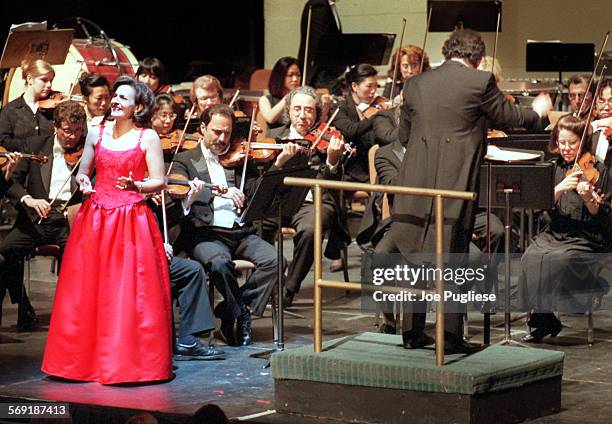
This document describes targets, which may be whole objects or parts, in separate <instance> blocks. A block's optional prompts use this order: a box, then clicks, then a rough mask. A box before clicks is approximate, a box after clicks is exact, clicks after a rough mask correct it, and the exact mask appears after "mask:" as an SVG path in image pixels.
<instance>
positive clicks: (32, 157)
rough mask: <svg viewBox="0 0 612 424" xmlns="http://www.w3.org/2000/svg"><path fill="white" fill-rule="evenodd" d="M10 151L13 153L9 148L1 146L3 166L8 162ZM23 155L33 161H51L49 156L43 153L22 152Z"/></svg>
mask: <svg viewBox="0 0 612 424" xmlns="http://www.w3.org/2000/svg"><path fill="white" fill-rule="evenodd" d="M9 153H13V152H9V151H8V150H6V148H4V147H2V146H0V166H3V165H4V164H5V163H7V162H8V154H9ZM21 157H22V158H23V159H29V160H33V161H35V162H38V163H47V162H49V158H48V157H47V156H43V155H35V154H28V153H22V154H21Z"/></svg>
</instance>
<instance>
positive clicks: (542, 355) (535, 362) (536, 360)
mask: <svg viewBox="0 0 612 424" xmlns="http://www.w3.org/2000/svg"><path fill="white" fill-rule="evenodd" d="M564 357H565V354H564V353H563V352H557V351H550V350H544V349H534V348H523V347H511V346H499V345H493V346H489V347H488V348H486V349H484V350H482V351H480V352H478V353H475V354H472V355H469V356H467V355H446V357H445V361H446V364H445V365H444V366H442V367H436V365H435V351H434V349H433V346H432V347H431V348H425V349H403V348H402V347H401V336H397V335H388V334H379V333H362V334H358V335H353V336H347V337H342V338H339V339H334V340H330V341H327V342H325V343H324V344H323V352H321V353H315V352H314V350H313V346H312V345H306V346H302V347H297V348H289V349H286V350H284V351H281V352H277V353H275V354H274V355H272V359H271V364H272V377H273V378H274V379H281V380H282V379H285V380H307V381H317V382H323V383H332V384H346V385H353V386H366V387H381V388H387V389H401V390H416V391H426V392H437V393H459V394H467V395H473V394H483V393H489V392H494V391H499V390H506V389H511V388H517V387H521V386H524V385H526V384H529V383H533V382H536V381H541V380H545V379H549V378H552V377H557V376H562V375H563V359H564Z"/></svg>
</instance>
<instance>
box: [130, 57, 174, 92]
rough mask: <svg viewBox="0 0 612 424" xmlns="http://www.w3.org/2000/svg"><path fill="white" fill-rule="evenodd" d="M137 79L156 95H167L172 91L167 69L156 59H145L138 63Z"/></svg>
mask: <svg viewBox="0 0 612 424" xmlns="http://www.w3.org/2000/svg"><path fill="white" fill-rule="evenodd" d="M136 79H137V80H138V81H140V82H143V83H145V84H146V85H147V86H148V87H149V88H150V89H151V91H152V92H153V94H155V95H158V94H160V93H167V92H168V91H169V89H170V87H169V86H168V85H167V83H168V72H167V71H166V67H165V66H164V64H163V63H162V62H161V60H159V59H158V58H156V57H145V58H144V59H142V60H141V61H140V63H138V69H137V70H136Z"/></svg>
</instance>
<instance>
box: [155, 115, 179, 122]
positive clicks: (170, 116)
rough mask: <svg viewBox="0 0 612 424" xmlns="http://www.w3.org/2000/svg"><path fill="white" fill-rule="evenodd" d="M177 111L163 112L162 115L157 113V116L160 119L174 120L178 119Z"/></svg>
mask: <svg viewBox="0 0 612 424" xmlns="http://www.w3.org/2000/svg"><path fill="white" fill-rule="evenodd" d="M176 116H177V115H176V113H162V114H161V115H156V116H155V117H156V118H157V119H159V120H160V121H172V120H173V119H176Z"/></svg>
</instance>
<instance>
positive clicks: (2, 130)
mask: <svg viewBox="0 0 612 424" xmlns="http://www.w3.org/2000/svg"><path fill="white" fill-rule="evenodd" d="M21 72H22V77H23V80H24V82H25V91H24V93H23V94H22V95H21V96H19V97H18V98H16V99H15V100H13V101H11V102H10V103H8V104H6V105H5V106H4V107H2V110H1V111H0V146H4V147H6V148H7V149H8V150H20V149H21V145H22V143H23V140H25V139H26V138H29V137H32V136H37V135H39V136H48V135H51V134H53V128H52V127H51V119H50V118H49V117H47V116H45V115H44V114H43V113H42V112H41V111H40V109H39V107H38V102H39V101H40V100H43V99H45V98H47V97H48V96H49V95H50V94H51V84H52V83H53V78H55V71H54V70H53V68H52V67H51V65H49V64H48V63H47V62H45V61H44V60H40V59H36V60H31V61H23V62H22V64H21Z"/></svg>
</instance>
